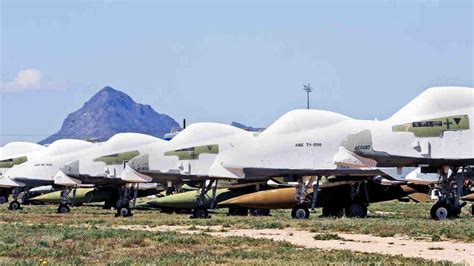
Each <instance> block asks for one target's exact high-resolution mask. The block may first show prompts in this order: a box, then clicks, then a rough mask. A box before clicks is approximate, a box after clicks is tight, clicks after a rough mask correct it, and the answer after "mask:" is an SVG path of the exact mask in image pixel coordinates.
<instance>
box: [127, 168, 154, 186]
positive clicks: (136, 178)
mask: <svg viewBox="0 0 474 266" xmlns="http://www.w3.org/2000/svg"><path fill="white" fill-rule="evenodd" d="M120 178H121V179H122V180H123V181H125V182H129V183H148V182H151V181H152V178H151V177H149V176H147V175H144V174H141V173H139V172H137V171H135V170H133V169H132V168H131V167H130V166H128V165H127V166H126V167H125V169H124V170H123V172H122V175H121V177H120Z"/></svg>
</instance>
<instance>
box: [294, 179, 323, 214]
mask: <svg viewBox="0 0 474 266" xmlns="http://www.w3.org/2000/svg"><path fill="white" fill-rule="evenodd" d="M311 184H313V196H312V200H311V203H310V202H308V200H307V198H306V195H307V191H308V188H309V186H310V185H311ZM318 186H319V177H316V182H314V177H311V178H310V179H309V182H308V183H307V184H304V182H303V177H298V185H297V186H296V194H295V197H296V206H295V207H293V209H292V210H291V217H292V218H293V219H308V218H309V209H308V206H310V204H311V209H314V208H315V207H316V200H317V197H318Z"/></svg>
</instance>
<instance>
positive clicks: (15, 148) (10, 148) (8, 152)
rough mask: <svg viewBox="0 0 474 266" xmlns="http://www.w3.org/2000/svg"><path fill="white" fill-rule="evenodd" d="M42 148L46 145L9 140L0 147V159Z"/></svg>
mask: <svg viewBox="0 0 474 266" xmlns="http://www.w3.org/2000/svg"><path fill="white" fill-rule="evenodd" d="M42 149H46V147H44V146H42V145H39V144H36V143H32V142H10V143H8V144H7V145H5V146H3V147H2V148H1V149H0V160H6V159H12V158H15V157H18V156H22V155H25V154H27V153H30V152H34V151H39V150H42Z"/></svg>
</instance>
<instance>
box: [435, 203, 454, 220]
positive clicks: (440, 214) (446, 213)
mask: <svg viewBox="0 0 474 266" xmlns="http://www.w3.org/2000/svg"><path fill="white" fill-rule="evenodd" d="M430 215H431V218H432V219H433V220H446V219H448V218H449V217H451V216H452V211H451V208H449V206H448V204H446V203H445V202H436V203H435V204H434V205H433V207H431V211H430Z"/></svg>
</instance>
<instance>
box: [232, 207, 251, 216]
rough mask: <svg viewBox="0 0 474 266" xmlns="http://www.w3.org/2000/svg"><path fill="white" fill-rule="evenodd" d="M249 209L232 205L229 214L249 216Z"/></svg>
mask: <svg viewBox="0 0 474 266" xmlns="http://www.w3.org/2000/svg"><path fill="white" fill-rule="evenodd" d="M248 214H249V210H248V209H247V208H239V207H231V208H229V213H228V215H229V216H247V215H248Z"/></svg>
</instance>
